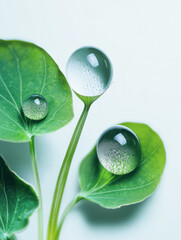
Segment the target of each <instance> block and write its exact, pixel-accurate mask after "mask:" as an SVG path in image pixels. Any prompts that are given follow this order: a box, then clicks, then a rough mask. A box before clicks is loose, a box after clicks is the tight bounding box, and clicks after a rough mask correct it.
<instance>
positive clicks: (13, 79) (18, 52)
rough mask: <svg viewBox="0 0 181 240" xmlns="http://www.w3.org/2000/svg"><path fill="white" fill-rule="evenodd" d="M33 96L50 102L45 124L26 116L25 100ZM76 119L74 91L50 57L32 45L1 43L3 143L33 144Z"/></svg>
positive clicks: (0, 126) (0, 135)
mask: <svg viewBox="0 0 181 240" xmlns="http://www.w3.org/2000/svg"><path fill="white" fill-rule="evenodd" d="M32 94H39V95H42V96H44V97H45V98H46V99H47V101H48V104H49V112H48V115H47V117H46V118H45V119H43V120H41V121H33V120H29V119H27V118H25V117H24V114H23V112H22V103H23V100H24V99H25V98H26V97H27V96H29V95H32ZM72 117H73V110H72V95H71V90H70V88H69V85H68V83H67V81H66V79H65V77H64V75H63V74H62V73H61V72H60V70H59V68H58V66H57V64H56V63H55V62H54V61H53V59H52V58H51V57H50V56H49V55H48V53H47V52H46V51H44V50H43V49H42V48H40V47H38V46H36V45H34V44H32V43H28V42H22V41H4V40H0V139H1V140H5V141H14V142H25V141H30V138H31V136H32V135H34V136H35V135H41V134H45V133H48V132H52V131H55V130H57V129H59V128H61V127H63V126H64V125H65V124H67V123H68V122H69V121H70V120H71V119H72Z"/></svg>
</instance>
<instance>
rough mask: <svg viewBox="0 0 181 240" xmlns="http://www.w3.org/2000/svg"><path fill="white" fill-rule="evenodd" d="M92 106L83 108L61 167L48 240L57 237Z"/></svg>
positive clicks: (88, 105)
mask: <svg viewBox="0 0 181 240" xmlns="http://www.w3.org/2000/svg"><path fill="white" fill-rule="evenodd" d="M90 106H91V104H85V106H84V110H83V112H82V114H81V116H80V118H79V121H78V123H77V126H76V128H75V130H74V133H73V135H72V138H71V140H70V143H69V146H68V149H67V152H66V155H65V158H64V161H63V164H62V166H61V169H60V172H59V175H58V179H57V183H56V188H55V191H54V196H53V202H52V207H51V212H50V217H49V225H48V233H47V240H54V237H55V233H56V229H57V224H58V215H59V210H60V205H61V201H62V196H63V192H64V188H65V184H66V181H67V176H68V173H69V169H70V165H71V162H72V158H73V156H74V153H75V150H76V147H77V144H78V141H79V138H80V135H81V132H82V129H83V126H84V123H85V120H86V118H87V115H88V112H89V108H90Z"/></svg>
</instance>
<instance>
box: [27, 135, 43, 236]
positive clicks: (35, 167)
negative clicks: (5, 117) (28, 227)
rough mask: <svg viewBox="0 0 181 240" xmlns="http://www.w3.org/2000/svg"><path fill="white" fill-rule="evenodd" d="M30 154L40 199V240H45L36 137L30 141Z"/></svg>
mask: <svg viewBox="0 0 181 240" xmlns="http://www.w3.org/2000/svg"><path fill="white" fill-rule="evenodd" d="M30 153H31V159H32V167H33V173H34V178H35V185H36V190H37V192H38V198H39V208H38V240H43V207H42V194H41V186H40V179H39V175H38V166H37V160H36V154H35V141H34V136H32V138H31V141H30Z"/></svg>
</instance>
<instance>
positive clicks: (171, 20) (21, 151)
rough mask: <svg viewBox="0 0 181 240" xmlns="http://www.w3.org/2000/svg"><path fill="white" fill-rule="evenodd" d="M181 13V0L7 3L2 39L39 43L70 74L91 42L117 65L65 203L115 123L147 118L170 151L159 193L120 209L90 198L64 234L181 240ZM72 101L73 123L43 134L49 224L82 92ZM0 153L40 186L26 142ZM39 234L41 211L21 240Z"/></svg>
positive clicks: (0, 18)
mask: <svg viewBox="0 0 181 240" xmlns="http://www.w3.org/2000/svg"><path fill="white" fill-rule="evenodd" d="M180 12H181V1H180V0H152V1H145V0H136V1H135V0H127V1H125V0H0V38H2V39H22V40H27V41H31V42H34V43H36V44H38V45H40V46H41V47H43V48H44V49H45V50H47V51H48V52H49V54H50V55H51V56H52V57H53V58H54V59H55V61H56V62H57V63H58V65H59V66H60V69H61V70H62V71H63V72H64V73H65V66H66V61H67V59H68V57H69V55H70V54H71V53H72V52H73V51H74V50H75V49H77V48H79V47H81V46H85V45H93V46H97V47H99V48H101V49H103V50H104V51H105V52H106V53H107V55H108V56H109V57H110V59H111V60H112V64H113V66H114V82H113V84H112V86H111V87H110V89H109V90H108V91H107V92H106V93H105V94H104V95H103V96H102V97H101V98H100V99H99V100H98V101H97V102H96V104H95V105H93V106H92V109H91V112H90V115H89V118H88V121H87V123H86V125H85V128H84V131H83V134H82V137H81V140H80V143H79V146H78V149H77V152H76V154H75V157H74V160H73V164H72V167H71V171H70V176H71V177H69V179H68V184H67V188H66V192H65V196H64V201H63V206H65V205H66V203H67V202H68V201H69V200H71V199H72V198H73V196H75V194H76V193H77V192H78V166H79V163H80V161H81V159H82V158H83V157H84V156H85V155H86V154H87V153H88V152H89V150H90V149H91V148H92V146H93V145H94V143H95V142H96V140H97V138H98V137H99V135H100V134H101V133H102V131H103V130H105V129H106V128H107V127H110V126H111V125H113V124H116V123H119V122H122V121H136V122H145V123H147V124H149V125H150V126H151V127H152V128H153V129H155V130H156V131H157V132H158V133H159V134H160V136H161V137H162V139H163V141H164V143H165V147H166V150H167V164H166V168H165V171H164V175H163V178H162V180H161V183H160V185H159V187H158V189H157V191H156V192H155V193H154V194H153V195H152V197H150V198H149V199H147V200H146V201H145V202H143V203H141V204H137V205H134V206H130V207H124V208H121V209H119V210H104V209H102V208H100V207H98V206H96V205H94V204H91V203H88V202H82V203H80V204H79V205H78V206H77V207H76V208H75V209H74V210H73V211H72V212H71V213H70V214H69V216H68V218H67V220H66V222H65V225H64V227H63V231H62V235H61V237H62V238H61V239H62V240H71V239H74V240H85V239H86V240H92V239H94V240H100V239H104V240H110V239H111V240H120V239H124V240H133V239H134V240H145V239H147V240H153V239H154V240H160V239H164V240H170V239H173V240H180V239H181V229H180V227H181V225H180V224H181V186H180V185H181V151H180V149H181V147H180V146H181V137H180V136H181V128H180V123H181V83H180V82H181V31H180V29H181V26H180V25H181V14H180ZM74 105H75V118H74V119H73V121H72V122H71V123H70V124H68V125H67V126H66V127H65V128H63V129H61V130H59V131H57V132H55V133H52V134H48V135H46V136H43V137H38V138H37V152H38V158H39V167H40V175H41V182H42V189H43V195H44V199H45V200H44V208H45V219H46V221H47V218H48V214H49V208H50V204H51V199H52V193H53V189H54V185H55V181H56V176H57V174H58V169H59V167H60V164H61V159H62V158H63V156H64V154H65V150H66V147H67V145H68V142H69V140H70V137H71V134H72V132H73V129H74V127H75V124H76V122H77V120H78V117H79V115H80V113H81V110H82V107H83V104H82V103H81V102H80V101H79V100H78V99H77V98H76V97H75V96H74ZM0 152H1V153H2V154H3V156H4V157H5V158H6V160H7V162H8V164H9V165H10V166H11V168H12V169H13V170H15V171H16V172H17V173H18V174H19V175H20V176H21V177H22V178H24V179H26V180H27V181H28V182H30V183H32V184H33V176H32V169H31V163H30V158H29V152H28V145H27V144H10V143H2V142H1V143H0ZM36 230H37V228H36V214H34V215H33V217H32V218H31V220H30V225H29V227H28V228H27V229H26V231H24V232H22V233H19V234H18V239H19V240H24V239H26V240H32V239H36Z"/></svg>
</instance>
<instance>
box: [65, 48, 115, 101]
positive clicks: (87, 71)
mask: <svg viewBox="0 0 181 240" xmlns="http://www.w3.org/2000/svg"><path fill="white" fill-rule="evenodd" d="M66 72H67V79H68V82H69V84H70V86H71V88H72V89H73V90H74V91H75V92H76V93H78V94H79V95H81V96H87V97H95V96H100V95H101V94H102V93H104V92H105V91H106V90H107V88H108V87H109V85H110V83H111V80H112V66H111V63H110V61H109V59H108V57H107V56H106V55H105V54H104V53H103V52H102V51H100V50H98V49H96V48H93V47H84V48H80V49H78V50H77V51H75V52H74V53H73V54H72V55H71V57H70V58H69V60H68V63H67V69H66Z"/></svg>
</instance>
